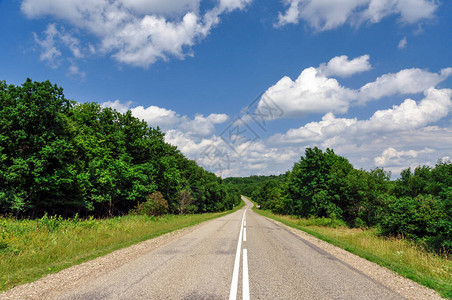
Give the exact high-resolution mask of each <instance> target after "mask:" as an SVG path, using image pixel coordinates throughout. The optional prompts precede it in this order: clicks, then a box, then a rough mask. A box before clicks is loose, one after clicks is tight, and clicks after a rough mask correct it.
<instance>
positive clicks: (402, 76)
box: [359, 68, 452, 102]
mask: <svg viewBox="0 0 452 300" xmlns="http://www.w3.org/2000/svg"><path fill="white" fill-rule="evenodd" d="M451 75H452V68H445V69H442V70H441V71H440V72H439V73H430V72H428V71H425V70H421V69H418V68H412V69H404V70H401V71H399V72H398V73H388V74H385V75H382V76H380V77H378V78H377V79H376V80H375V81H374V82H370V83H367V84H365V85H364V86H363V87H361V88H360V90H359V99H360V101H361V102H366V101H369V100H374V99H380V98H383V97H387V96H391V95H395V94H417V93H420V92H423V91H425V90H427V89H428V88H431V87H435V86H436V85H438V84H439V83H440V82H442V81H444V80H446V79H447V78H448V77H449V76H451Z"/></svg>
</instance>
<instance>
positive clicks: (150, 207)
mask: <svg viewBox="0 0 452 300" xmlns="http://www.w3.org/2000/svg"><path fill="white" fill-rule="evenodd" d="M166 213H168V201H166V200H165V198H163V195H162V193H160V192H154V193H152V194H151V195H149V196H148V197H147V200H146V202H143V203H138V205H137V206H136V207H135V208H134V209H133V210H131V211H130V214H132V215H147V216H160V215H164V214H166Z"/></svg>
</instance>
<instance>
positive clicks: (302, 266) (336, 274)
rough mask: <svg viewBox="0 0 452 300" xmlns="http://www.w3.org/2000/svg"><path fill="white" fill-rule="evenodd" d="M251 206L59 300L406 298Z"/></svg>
mask: <svg viewBox="0 0 452 300" xmlns="http://www.w3.org/2000/svg"><path fill="white" fill-rule="evenodd" d="M245 201H246V203H247V204H246V206H245V207H244V208H243V209H241V210H239V211H237V212H235V213H232V214H229V215H227V216H224V217H221V218H219V219H215V220H212V221H209V222H207V223H205V224H203V225H202V226H200V227H199V228H197V229H196V230H194V231H192V232H189V233H188V234H186V235H183V236H182V237H180V238H178V239H176V240H174V241H172V242H170V243H168V244H165V245H163V246H161V247H159V248H157V249H155V250H154V251H151V252H149V253H148V254H146V255H144V256H141V257H139V258H137V259H135V260H132V261H131V262H129V263H126V264H124V265H122V266H121V267H119V268H116V269H114V270H112V271H110V272H107V273H105V274H103V275H101V276H99V277H97V278H96V279H94V280H92V281H90V282H89V283H88V284H87V285H83V286H79V287H77V288H73V289H71V290H68V291H63V293H62V294H60V295H59V296H58V299H402V297H401V296H399V295H398V294H397V293H395V292H393V291H391V290H389V289H388V288H386V287H385V286H383V285H382V284H380V283H378V282H376V281H374V280H373V279H371V278H369V277H368V276H366V275H364V274H362V273H360V272H359V271H358V270H356V269H354V268H352V267H351V266H349V265H347V264H346V263H344V262H342V261H340V260H339V259H337V258H335V257H333V256H331V255H330V254H328V253H326V252H324V251H323V250H321V249H319V248H318V247H316V246H314V245H312V244H310V243H309V242H307V241H305V240H303V239H302V238H300V237H299V236H297V235H295V234H293V233H291V232H290V231H287V230H286V229H284V228H282V227H280V226H278V225H276V224H274V223H273V222H271V221H269V220H267V219H266V218H264V217H262V216H260V215H258V214H256V213H255V212H253V211H252V210H251V205H252V204H251V203H250V202H249V201H247V200H245Z"/></svg>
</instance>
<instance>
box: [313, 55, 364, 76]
mask: <svg viewBox="0 0 452 300" xmlns="http://www.w3.org/2000/svg"><path fill="white" fill-rule="evenodd" d="M369 58H370V56H369V55H363V56H360V57H357V58H354V59H352V60H349V59H348V56H346V55H342V56H336V57H334V58H332V59H331V60H330V61H329V62H328V63H327V64H325V63H323V64H321V65H320V66H319V68H318V69H319V71H320V73H322V74H323V75H325V76H335V75H336V76H339V77H349V76H351V75H353V74H356V73H361V72H364V71H369V70H370V69H371V68H372V66H371V65H370V63H369Z"/></svg>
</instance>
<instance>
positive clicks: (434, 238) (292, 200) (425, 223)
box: [225, 147, 452, 253]
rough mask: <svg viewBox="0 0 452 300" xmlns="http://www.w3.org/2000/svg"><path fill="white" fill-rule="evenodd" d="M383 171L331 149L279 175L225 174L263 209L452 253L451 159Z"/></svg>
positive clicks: (312, 152) (313, 152) (308, 155)
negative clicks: (332, 222) (362, 165)
mask: <svg viewBox="0 0 452 300" xmlns="http://www.w3.org/2000/svg"><path fill="white" fill-rule="evenodd" d="M390 178H391V174H390V173H388V172H385V171H384V170H383V169H379V168H377V169H374V170H370V171H366V170H362V169H355V168H354V167H353V166H352V164H351V163H350V162H349V161H348V160H347V159H346V158H345V157H342V156H339V155H336V154H335V153H334V151H333V150H332V149H327V150H326V151H322V150H321V149H319V148H317V147H314V148H307V149H306V150H305V154H304V156H301V158H300V160H299V161H298V162H296V163H295V164H294V166H293V168H292V170H290V171H288V172H287V173H286V174H283V175H279V176H251V177H246V178H226V179H225V182H231V183H234V184H235V185H236V186H237V188H239V190H240V192H241V193H242V194H244V195H247V196H249V197H250V198H251V199H253V200H254V201H256V202H257V203H258V204H259V205H260V207H261V208H262V209H269V210H272V211H273V212H275V213H278V214H285V215H294V216H297V217H300V218H330V219H333V220H339V221H341V222H343V223H345V224H346V225H347V226H349V227H361V228H370V227H374V228H378V229H379V231H380V233H381V235H383V236H395V237H405V238H408V239H411V240H413V241H416V242H419V243H420V244H422V245H425V246H427V247H428V248H430V249H433V250H436V251H439V252H442V253H451V252H452V163H451V162H450V161H442V160H439V161H438V162H437V164H436V165H435V166H434V167H429V166H418V167H416V168H415V169H414V170H411V168H407V169H405V170H403V171H402V172H401V176H400V178H399V179H397V180H395V181H391V179H390Z"/></svg>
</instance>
